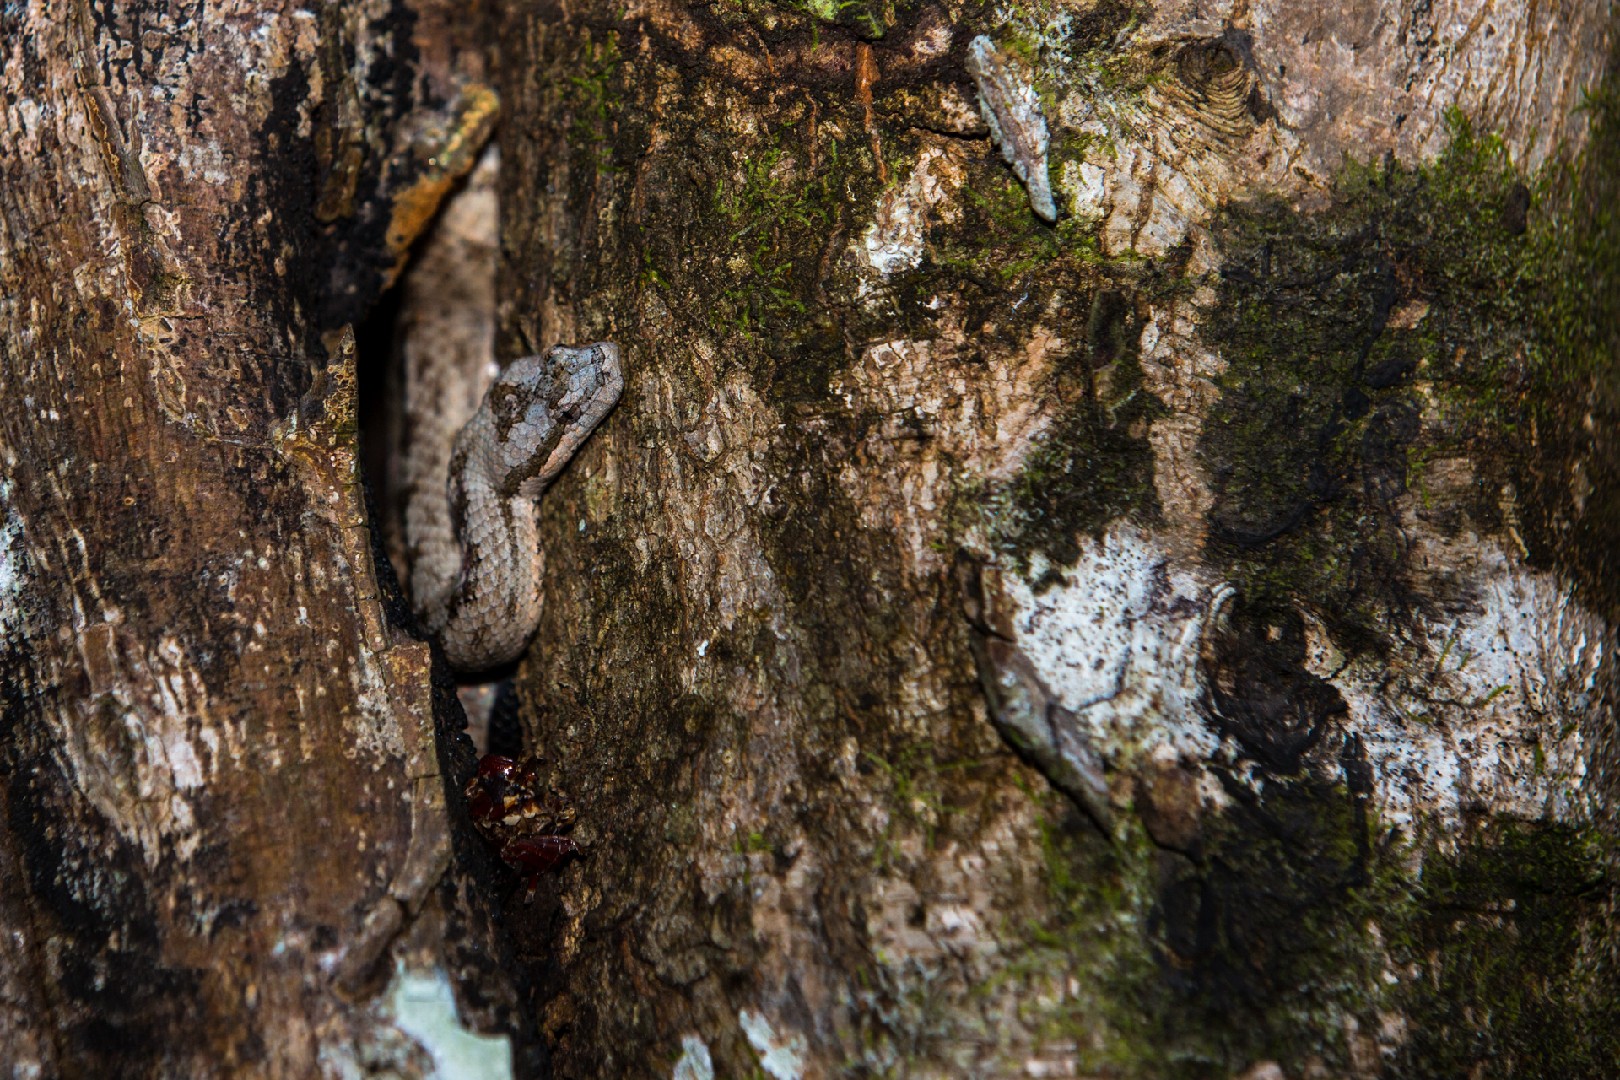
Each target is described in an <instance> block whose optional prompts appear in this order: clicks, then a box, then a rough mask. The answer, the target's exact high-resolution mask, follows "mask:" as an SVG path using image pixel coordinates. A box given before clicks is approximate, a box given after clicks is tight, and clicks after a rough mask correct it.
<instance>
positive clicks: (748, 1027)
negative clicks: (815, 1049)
mask: <svg viewBox="0 0 1620 1080" xmlns="http://www.w3.org/2000/svg"><path fill="white" fill-rule="evenodd" d="M737 1023H738V1024H740V1025H741V1026H742V1030H743V1034H744V1035H746V1036H747V1037H748V1045H749V1046H752V1047H753V1048H754V1053H755V1054H757V1055H759V1067H760V1068H761V1069H763V1070H764V1071H765V1074H766V1075H767V1076H770V1077H771V1078H772V1080H799V1078H800V1077H801V1076H803V1075H804V1062H805V1041H804V1036H803V1035H799V1034H792V1035H787V1036H782V1035H778V1034H777V1033H776V1031H775V1030H774V1029H773V1028H772V1027H771V1022H770V1021H769V1020H767V1019H765V1016H764V1014H763V1013H757V1012H754V1011H752V1010H750V1009H742V1010H739V1011H738V1013H737Z"/></svg>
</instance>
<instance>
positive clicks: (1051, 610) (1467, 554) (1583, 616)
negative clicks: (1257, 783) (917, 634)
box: [986, 525, 1614, 827]
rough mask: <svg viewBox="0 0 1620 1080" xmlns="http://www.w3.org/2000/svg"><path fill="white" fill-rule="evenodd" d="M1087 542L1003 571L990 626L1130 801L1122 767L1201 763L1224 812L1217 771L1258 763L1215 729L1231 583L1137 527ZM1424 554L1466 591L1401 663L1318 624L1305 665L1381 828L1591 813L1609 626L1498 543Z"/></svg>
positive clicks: (1403, 644)
mask: <svg viewBox="0 0 1620 1080" xmlns="http://www.w3.org/2000/svg"><path fill="white" fill-rule="evenodd" d="M1081 547H1082V554H1081V556H1080V558H1079V560H1078V561H1077V562H1075V563H1074V564H1073V565H1071V566H1067V567H1062V568H1056V569H1055V570H1054V569H1053V568H1050V567H1048V566H1046V565H1045V564H1043V563H1041V562H1040V560H1039V559H1037V560H1035V565H1032V566H1031V568H1030V573H1029V578H1028V579H1025V578H1023V577H1020V576H1018V575H1014V574H1011V573H1006V572H1002V573H998V574H991V575H988V576H987V579H986V581H987V587H988V588H989V590H990V593H991V597H990V615H989V618H990V623H991V626H992V627H993V629H994V630H995V632H996V633H997V634H998V635H1000V636H1001V637H1002V638H1004V639H1005V640H1007V641H1009V642H1010V643H1011V644H1012V647H1013V648H1014V649H1016V650H1017V653H1018V654H1019V655H1020V656H1022V657H1023V658H1024V659H1025V660H1027V661H1028V663H1029V664H1030V665H1031V667H1032V668H1033V670H1034V672H1035V674H1036V675H1037V676H1038V678H1039V679H1040V682H1041V683H1042V684H1044V688H1045V690H1046V691H1047V692H1049V693H1050V694H1051V695H1052V696H1053V698H1054V699H1055V700H1056V701H1057V702H1058V703H1059V704H1060V705H1061V706H1062V707H1063V709H1065V710H1067V712H1068V714H1070V715H1069V716H1068V717H1067V718H1065V719H1064V721H1063V722H1064V723H1068V724H1072V725H1073V726H1074V727H1075V729H1076V731H1078V733H1079V734H1080V735H1081V736H1082V737H1083V739H1084V740H1085V743H1086V744H1087V745H1089V746H1090V747H1091V748H1093V749H1094V750H1095V751H1096V752H1097V753H1098V754H1100V755H1101V757H1102V759H1103V760H1104V761H1105V762H1106V764H1107V766H1108V768H1109V770H1110V776H1109V783H1110V787H1111V789H1112V796H1113V801H1114V803H1115V804H1116V805H1122V804H1124V803H1125V802H1126V801H1127V800H1128V797H1129V793H1130V791H1131V785H1130V783H1129V782H1128V781H1126V779H1125V776H1124V775H1123V774H1131V773H1137V772H1142V771H1143V770H1145V769H1149V768H1150V767H1151V768H1152V769H1162V768H1163V767H1165V766H1167V765H1173V766H1174V767H1175V768H1179V769H1184V770H1185V769H1189V768H1190V769H1191V770H1192V773H1190V774H1189V775H1190V776H1191V778H1192V779H1193V781H1194V784H1195V788H1196V790H1197V792H1198V800H1197V801H1198V802H1199V803H1201V805H1202V806H1203V807H1205V808H1206V809H1207V808H1209V807H1211V806H1213V805H1218V804H1219V803H1220V802H1221V801H1223V797H1222V795H1221V794H1220V791H1219V789H1218V787H1217V786H1216V785H1215V784H1214V783H1213V774H1212V773H1210V772H1209V771H1208V769H1209V767H1210V766H1212V765H1215V766H1217V767H1221V764H1220V763H1223V762H1224V763H1227V764H1228V765H1234V766H1237V768H1238V775H1246V770H1247V766H1245V764H1244V762H1245V761H1246V759H1247V754H1245V753H1244V751H1243V750H1242V748H1241V747H1239V746H1237V745H1236V744H1234V743H1232V742H1231V741H1229V740H1224V739H1223V737H1222V735H1221V733H1220V731H1219V728H1218V726H1217V725H1215V724H1214V723H1213V722H1212V717H1211V716H1210V714H1209V710H1210V709H1211V708H1212V706H1211V704H1210V697H1209V693H1208V688H1207V685H1206V674H1205V672H1204V670H1203V669H1202V668H1201V666H1200V663H1201V649H1202V647H1203V641H1204V638H1205V635H1206V633H1207V632H1208V629H1209V628H1210V627H1211V626H1213V625H1215V623H1216V620H1218V619H1219V618H1220V617H1221V609H1222V607H1223V605H1225V604H1226V603H1227V602H1228V601H1230V600H1231V599H1232V598H1233V596H1234V594H1233V592H1232V590H1231V588H1230V587H1229V586H1225V585H1221V584H1220V583H1218V582H1213V581H1211V580H1210V579H1209V578H1208V577H1207V576H1204V575H1201V574H1198V573H1194V572H1193V571H1191V570H1189V569H1186V568H1183V567H1181V566H1180V565H1178V562H1177V560H1176V559H1175V558H1174V557H1171V556H1169V555H1167V554H1166V549H1164V548H1163V547H1162V546H1161V545H1160V544H1159V543H1158V541H1157V540H1156V539H1154V538H1153V537H1150V536H1148V535H1145V534H1143V533H1141V532H1139V531H1137V530H1135V529H1133V528H1131V527H1129V526H1124V525H1120V526H1116V527H1115V528H1114V529H1112V530H1111V531H1110V532H1109V533H1108V534H1107V535H1105V536H1104V537H1103V538H1102V539H1101V540H1092V539H1085V540H1083V541H1082V544H1081ZM1414 558H1415V559H1416V560H1417V561H1418V562H1419V563H1428V564H1431V565H1439V566H1445V567H1447V568H1448V572H1449V573H1450V574H1451V575H1452V579H1453V581H1454V582H1456V583H1460V587H1461V588H1462V590H1463V591H1464V593H1465V594H1466V595H1467V597H1468V599H1467V600H1466V602H1462V603H1459V604H1454V605H1453V606H1452V608H1451V609H1450V610H1449V612H1448V614H1447V616H1446V617H1444V618H1426V619H1423V620H1422V621H1421V623H1420V630H1419V632H1418V634H1417V635H1415V637H1414V638H1411V639H1406V640H1398V641H1395V642H1394V646H1395V650H1396V651H1395V654H1394V655H1393V656H1389V657H1385V658H1383V659H1381V660H1378V661H1373V660H1371V659H1357V660H1354V661H1347V659H1346V658H1345V656H1344V655H1343V654H1342V653H1341V652H1340V650H1339V649H1338V648H1337V647H1336V645H1335V644H1334V642H1333V641H1332V640H1331V638H1330V637H1329V635H1328V633H1327V631H1326V630H1325V628H1324V626H1323V625H1322V624H1321V623H1320V622H1319V621H1317V620H1315V619H1314V618H1308V619H1307V625H1308V635H1307V637H1308V643H1309V649H1308V654H1307V659H1306V664H1305V669H1306V670H1307V671H1309V672H1310V673H1311V674H1313V675H1315V676H1317V677H1319V678H1322V679H1325V680H1327V681H1328V682H1329V683H1330V684H1331V685H1332V686H1333V687H1334V688H1335V689H1337V691H1338V692H1339V694H1340V695H1341V697H1342V698H1343V700H1344V702H1345V705H1346V709H1347V711H1346V713H1345V714H1343V717H1342V719H1341V720H1339V721H1335V723H1336V724H1338V725H1340V733H1341V734H1342V735H1343V736H1345V737H1353V738H1355V739H1356V740H1357V741H1358V743H1359V746H1360V747H1361V748H1362V749H1363V750H1364V751H1365V753H1366V756H1367V759H1368V761H1369V763H1370V764H1371V766H1372V773H1373V789H1374V790H1373V803H1374V807H1375V809H1376V812H1377V814H1378V815H1379V820H1380V821H1382V822H1385V823H1388V824H1391V825H1425V824H1428V825H1433V824H1439V825H1440V826H1442V827H1443V826H1445V825H1446V824H1447V823H1450V822H1454V821H1456V820H1457V819H1458V818H1459V817H1460V816H1461V815H1462V814H1464V813H1467V812H1481V811H1484V812H1489V813H1497V814H1505V815H1510V816H1516V817H1521V818H1525V819H1543V818H1547V817H1553V818H1563V819H1566V820H1574V819H1579V818H1581V817H1583V816H1584V815H1585V814H1586V813H1587V811H1588V810H1589V805H1588V803H1589V800H1588V798H1587V795H1586V793H1585V791H1584V779H1585V775H1586V767H1587V759H1588V756H1589V754H1590V746H1589V744H1588V739H1589V737H1590V732H1591V731H1592V730H1593V728H1594V726H1595V725H1597V724H1599V723H1601V716H1602V710H1603V709H1604V708H1605V707H1606V698H1605V697H1604V689H1605V687H1606V686H1607V685H1608V682H1609V680H1611V679H1612V673H1611V669H1612V666H1613V653H1614V644H1613V640H1612V638H1613V633H1612V631H1611V630H1610V629H1609V628H1608V627H1607V626H1606V625H1605V624H1604V622H1603V621H1602V620H1601V619H1599V618H1598V617H1596V616H1595V615H1593V614H1592V613H1590V612H1588V611H1586V610H1584V609H1583V608H1582V607H1581V606H1580V605H1579V604H1578V603H1577V602H1576V601H1575V600H1574V599H1573V597H1572V594H1571V592H1570V589H1569V587H1568V586H1567V585H1564V584H1561V583H1560V582H1559V581H1558V580H1557V579H1556V578H1554V577H1553V576H1551V575H1548V574H1544V573H1538V572H1532V571H1530V570H1528V569H1526V568H1525V567H1523V566H1522V565H1520V564H1519V563H1517V562H1516V561H1515V560H1513V559H1512V558H1511V557H1509V556H1508V555H1507V554H1506V553H1505V552H1503V551H1502V550H1501V549H1499V548H1495V547H1492V546H1489V545H1485V544H1482V543H1480V542H1478V541H1477V540H1473V539H1469V540H1467V541H1452V542H1444V543H1442V542H1440V541H1436V540H1433V539H1430V538H1419V539H1418V540H1417V542H1416V550H1415V552H1414ZM1032 581H1039V582H1041V583H1042V584H1041V586H1040V587H1038V588H1037V587H1036V586H1035V585H1033V584H1031V582H1032ZM1237 692H1239V693H1241V692H1242V688H1241V687H1239V688H1238V690H1237ZM1051 749H1052V750H1054V751H1061V749H1062V747H1061V746H1054V747H1052V748H1051ZM1330 767H1331V768H1338V767H1339V766H1337V765H1332V766H1330Z"/></svg>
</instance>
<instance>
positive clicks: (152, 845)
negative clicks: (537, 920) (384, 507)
mask: <svg viewBox="0 0 1620 1080" xmlns="http://www.w3.org/2000/svg"><path fill="white" fill-rule="evenodd" d="M448 13H449V9H448V8H446V9H445V10H444V11H438V10H435V9H429V8H427V7H426V6H423V7H422V8H419V9H416V10H413V9H411V8H409V7H407V6H404V5H392V6H391V5H389V4H387V3H378V4H353V5H349V6H348V7H346V8H336V7H317V8H316V9H313V10H311V9H305V8H299V7H296V6H293V5H286V6H281V7H277V6H268V7H267V6H264V5H256V4H243V3H217V4H203V5H167V4H164V3H140V4H108V3H101V2H92V0H70V2H67V3H61V4H56V3H51V4H45V3H38V4H32V5H29V4H24V5H9V6H8V7H7V9H6V11H5V13H4V14H3V15H0V51H3V58H0V97H3V103H4V110H3V113H0V145H3V146H4V152H3V154H0V327H3V333H0V693H3V702H4V721H3V725H0V795H3V798H4V807H5V825H4V828H3V829H0V927H3V928H4V931H5V939H6V941H7V946H6V948H5V949H4V950H0V1071H3V1072H5V1073H6V1074H7V1075H18V1076H24V1075H41V1076H92V1075H109V1076H111V1075H117V1076H165V1077H170V1076H175V1077H178V1076H285V1077H309V1076H314V1075H319V1074H322V1073H330V1074H334V1075H336V1074H339V1073H343V1074H345V1075H348V1074H350V1073H344V1070H345V1069H348V1070H354V1069H358V1068H360V1067H362V1065H364V1066H365V1067H376V1068H394V1069H397V1070H398V1073H397V1074H398V1075H417V1074H420V1073H421V1072H422V1071H423V1069H424V1068H426V1067H428V1066H430V1065H431V1060H430V1059H429V1058H427V1057H426V1055H425V1053H424V1051H423V1050H422V1048H421V1047H419V1046H416V1045H415V1044H414V1043H413V1042H412V1041H411V1039H410V1038H408V1037H407V1036H406V1035H405V1034H404V1033H403V1032H402V1031H401V1030H399V1029H398V1028H396V1027H395V1026H393V1024H392V1022H391V1021H390V1020H389V1019H388V1018H386V1017H385V1016H384V1015H383V1014H382V1013H381V1012H379V1011H378V1010H377V1009H375V1008H374V1007H373V1006H372V1005H371V1004H370V1003H368V999H369V998H370V996H371V992H372V991H373V990H375V989H378V988H379V987H380V986H381V982H382V981H384V980H385V979H386V977H387V975H388V974H389V969H390V967H391V964H390V963H389V961H387V960H386V959H385V958H384V956H383V953H382V950H383V948H384V947H385V946H386V945H387V944H388V943H389V941H390V940H391V939H392V938H393V936H394V935H395V934H396V933H397V932H398V931H399V929H400V928H401V926H402V924H403V923H404V922H405V920H406V919H408V917H409V916H410V915H411V914H413V913H414V911H415V909H416V907H417V905H419V904H420V903H421V902H422V900H423V898H424V897H425V896H426V895H427V893H428V889H429V888H430V886H432V884H433V883H434V882H436V881H437V880H438V879H439V874H440V872H441V870H442V869H443V866H444V862H445V860H446V858H447V857H448V846H447V834H446V822H445V813H444V794H443V787H442V784H441V782H440V780H439V774H440V767H439V761H438V751H437V750H436V747H435V741H434V721H433V716H434V711H433V708H432V700H433V699H432V694H431V691H430V654H429V650H428V647H427V646H426V645H425V644H423V643H421V642H417V641H413V640H412V639H411V638H410V637H409V635H408V634H407V633H406V632H405V630H404V629H403V628H402V627H403V623H402V621H401V615H400V611H399V610H398V608H397V606H396V608H395V609H393V610H385V605H384V603H383V601H382V599H381V598H380V595H379V591H378V586H377V578H376V574H375V572H374V566H373V544H372V538H371V535H370V532H369V530H368V527H367V522H366V517H365V510H364V505H363V498H362V493H361V487H360V480H359V474H358V470H357V466H356V458H357V447H356V439H355V428H354V423H355V421H354V416H355V402H354V394H355V386H354V376H353V370H354V358H353V346H352V337H351V335H350V332H349V330H348V329H347V324H348V323H349V322H350V321H351V320H352V319H354V318H356V317H358V315H359V314H361V313H363V312H364V311H365V310H366V309H367V308H368V307H369V306H370V305H371V304H372V303H373V302H374V301H375V299H376V297H377V295H378V293H379V291H380V290H381V288H382V287H383V286H384V284H385V283H386V281H387V280H388V279H389V278H390V276H391V275H392V274H393V273H394V272H395V271H396V269H397V266H398V265H399V263H400V262H401V261H402V260H403V257H404V253H405V248H406V246H407V245H408V243H409V240H410V238H411V237H412V236H414V235H415V233H416V232H417V231H420V228H421V222H422V221H423V220H425V219H426V217H427V216H428V215H430V214H431V213H432V211H433V208H434V206H435V205H436V203H437V200H438V197H439V195H441V194H442V193H443V191H444V190H446V189H447V187H448V185H449V183H450V182H451V181H452V180H453V179H454V175H455V173H456V171H458V170H460V169H464V168H465V164H462V163H461V160H460V159H461V158H466V164H470V160H471V157H470V155H471V154H473V153H475V152H476V149H477V143H479V142H481V141H482V139H483V138H484V136H485V134H487V131H488V127H489V123H488V121H489V118H490V115H491V108H492V102H493V99H492V98H491V97H490V96H489V94H488V91H479V90H477V88H476V83H475V82H474V80H475V78H476V77H477V75H478V70H477V69H476V68H475V67H469V66H468V64H469V60H468V57H469V56H470V55H471V54H468V53H467V52H466V51H465V50H466V46H467V43H468V41H467V38H466V36H465V35H464V34H462V33H460V32H459V31H457V30H456V27H455V24H453V23H450V22H448V21H447V19H446V15H447V14H448ZM417 34H420V35H421V37H420V40H421V42H423V43H425V45H426V51H422V50H420V49H419V46H418V39H417V38H416V37H415V36H414V35H417ZM458 50H460V51H459V52H458ZM458 140H459V142H458ZM463 143H470V144H471V145H470V146H468V147H463V146H462V145H461V144H463ZM458 155H459V157H458ZM480 857H481V856H480ZM419 944H420V942H419ZM429 944H431V941H430V942H429ZM377 961H381V963H380V965H377V964H376V962H377ZM379 966H380V970H378V969H377V968H378V967H379ZM340 983H342V984H344V985H343V987H340V985H339V984H340ZM490 985H491V988H492V989H491V993H492V995H493V997H498V989H496V987H497V986H498V984H497V983H496V982H493V981H492V982H491V983H490ZM345 988H346V989H345ZM346 995H352V996H346ZM492 999H493V998H492Z"/></svg>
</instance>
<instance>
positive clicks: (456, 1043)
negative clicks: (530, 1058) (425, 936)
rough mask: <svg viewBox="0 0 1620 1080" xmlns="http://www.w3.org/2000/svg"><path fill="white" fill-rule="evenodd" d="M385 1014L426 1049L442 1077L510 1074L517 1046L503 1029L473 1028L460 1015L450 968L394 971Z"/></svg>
mask: <svg viewBox="0 0 1620 1080" xmlns="http://www.w3.org/2000/svg"><path fill="white" fill-rule="evenodd" d="M384 1010H385V1012H384V1015H385V1017H386V1018H387V1019H389V1020H391V1021H392V1023H393V1024H394V1025H395V1026H396V1027H398V1029H399V1030H400V1031H403V1032H404V1033H405V1034H407V1035H409V1036H410V1037H411V1038H412V1039H415V1040H416V1042H417V1043H418V1044H419V1045H420V1046H421V1047H422V1049H424V1050H426V1051H427V1053H428V1055H429V1056H430V1057H431V1058H432V1059H433V1065H434V1070H435V1071H434V1072H433V1073H432V1074H431V1075H433V1076H436V1077H440V1078H441V1080H510V1077H511V1075H512V1046H511V1043H510V1042H509V1041H508V1040H507V1038H506V1037H505V1036H504V1035H480V1034H478V1033H477V1032H473V1031H468V1030H467V1028H466V1027H465V1026H463V1024H462V1023H461V1018H460V1017H459V1016H457V1015H456V997H455V993H454V992H453V991H452V990H451V988H450V980H449V978H448V977H447V976H446V975H445V973H444V972H443V971H442V970H440V969H438V968H434V969H433V970H431V971H412V970H408V969H407V968H406V967H405V966H404V965H403V964H401V965H399V966H398V967H397V968H396V969H395V972H394V981H393V983H392V985H391V986H390V987H389V991H388V997H387V1003H386V1005H385V1007H384Z"/></svg>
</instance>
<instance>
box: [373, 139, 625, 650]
mask: <svg viewBox="0 0 1620 1080" xmlns="http://www.w3.org/2000/svg"><path fill="white" fill-rule="evenodd" d="M494 170H495V163H494V160H493V155H492V154H491V155H488V156H486V159H485V161H484V162H482V163H481V164H480V166H479V168H478V169H477V170H475V171H474V174H473V176H472V177H471V178H470V183H469V185H468V188H467V190H466V191H465V192H463V193H462V194H461V195H459V196H457V197H456V198H455V199H453V200H452V201H451V204H450V205H449V206H448V207H447V208H446V211H445V214H444V219H443V220H442V221H441V223H440V225H439V227H438V228H437V229H436V231H435V235H434V236H433V237H431V238H430V239H429V241H428V243H427V244H426V246H425V249H424V251H423V254H422V258H421V260H420V263H419V265H418V268H417V270H416V271H413V274H412V280H411V281H410V282H408V284H407V296H406V299H407V304H406V308H407V311H409V312H410V315H409V316H408V318H407V325H406V328H405V335H404V339H405V393H404V407H405V409H404V411H405V425H406V431H405V433H404V434H405V438H404V440H403V442H404V445H403V451H402V463H401V466H400V470H401V473H402V476H401V477H400V480H401V481H402V487H401V494H402V497H403V503H404V515H403V526H404V529H403V531H404V549H405V550H404V554H405V555H406V562H407V564H408V566H409V575H408V580H409V590H410V595H411V601H412V604H413V606H414V607H415V608H416V611H417V614H418V615H419V616H420V617H421V618H422V620H423V622H424V623H425V624H426V626H427V629H428V631H429V632H430V633H432V634H433V635H434V636H435V637H436V638H438V640H439V641H440V643H441V644H442V645H443V646H444V652H445V656H446V658H447V659H448V660H449V662H450V664H451V666H453V667H455V668H456V669H458V670H460V671H464V672H477V671H485V670H488V669H490V668H493V667H497V666H499V665H501V664H505V663H508V662H510V661H512V660H514V659H516V658H517V657H518V656H519V655H520V654H521V653H522V652H523V650H524V648H525V647H526V646H527V645H528V643H529V639H530V638H532V637H533V636H534V632H535V628H536V626H537V625H538V624H539V620H540V600H541V597H540V579H541V573H542V570H543V569H544V566H545V557H544V553H543V552H542V550H541V548H540V530H539V505H538V501H539V499H540V497H541V495H542V494H543V493H544V492H545V490H546V487H547V485H549V484H550V483H551V481H552V480H554V479H555V478H556V477H557V475H558V474H559V473H561V472H562V470H563V468H564V467H566V466H567V464H568V462H569V459H570V458H572V457H573V456H574V452H575V451H576V450H578V449H579V447H580V445H581V444H582V443H584V441H585V440H586V439H587V438H588V437H589V436H590V434H591V432H592V431H593V430H594V429H595V428H596V426H597V424H599V423H601V421H602V418H603V417H605V416H606V415H607V414H608V412H609V411H610V410H611V409H612V408H613V406H614V404H615V403H616V402H617V401H618V400H619V394H620V393H621V392H622V391H623V389H624V376H623V372H622V370H621V368H620V365H619V349H618V347H617V346H616V345H613V344H611V343H609V342H605V341H599V342H595V343H592V344H589V345H580V346H567V345H558V346H556V347H554V348H552V349H550V350H548V351H547V352H545V353H544V354H543V355H540V356H525V357H522V358H520V359H517V360H514V361H512V362H511V363H510V364H508V365H506V366H505V368H503V369H500V370H499V371H498V372H496V371H495V365H494V364H493V362H492V360H493V355H494V349H493V342H494V320H495V261H496V224H495V223H496V212H495V201H494V199H495V196H494V176H495V171H494ZM492 374H493V380H492V379H491V376H492ZM486 387H487V389H486Z"/></svg>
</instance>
